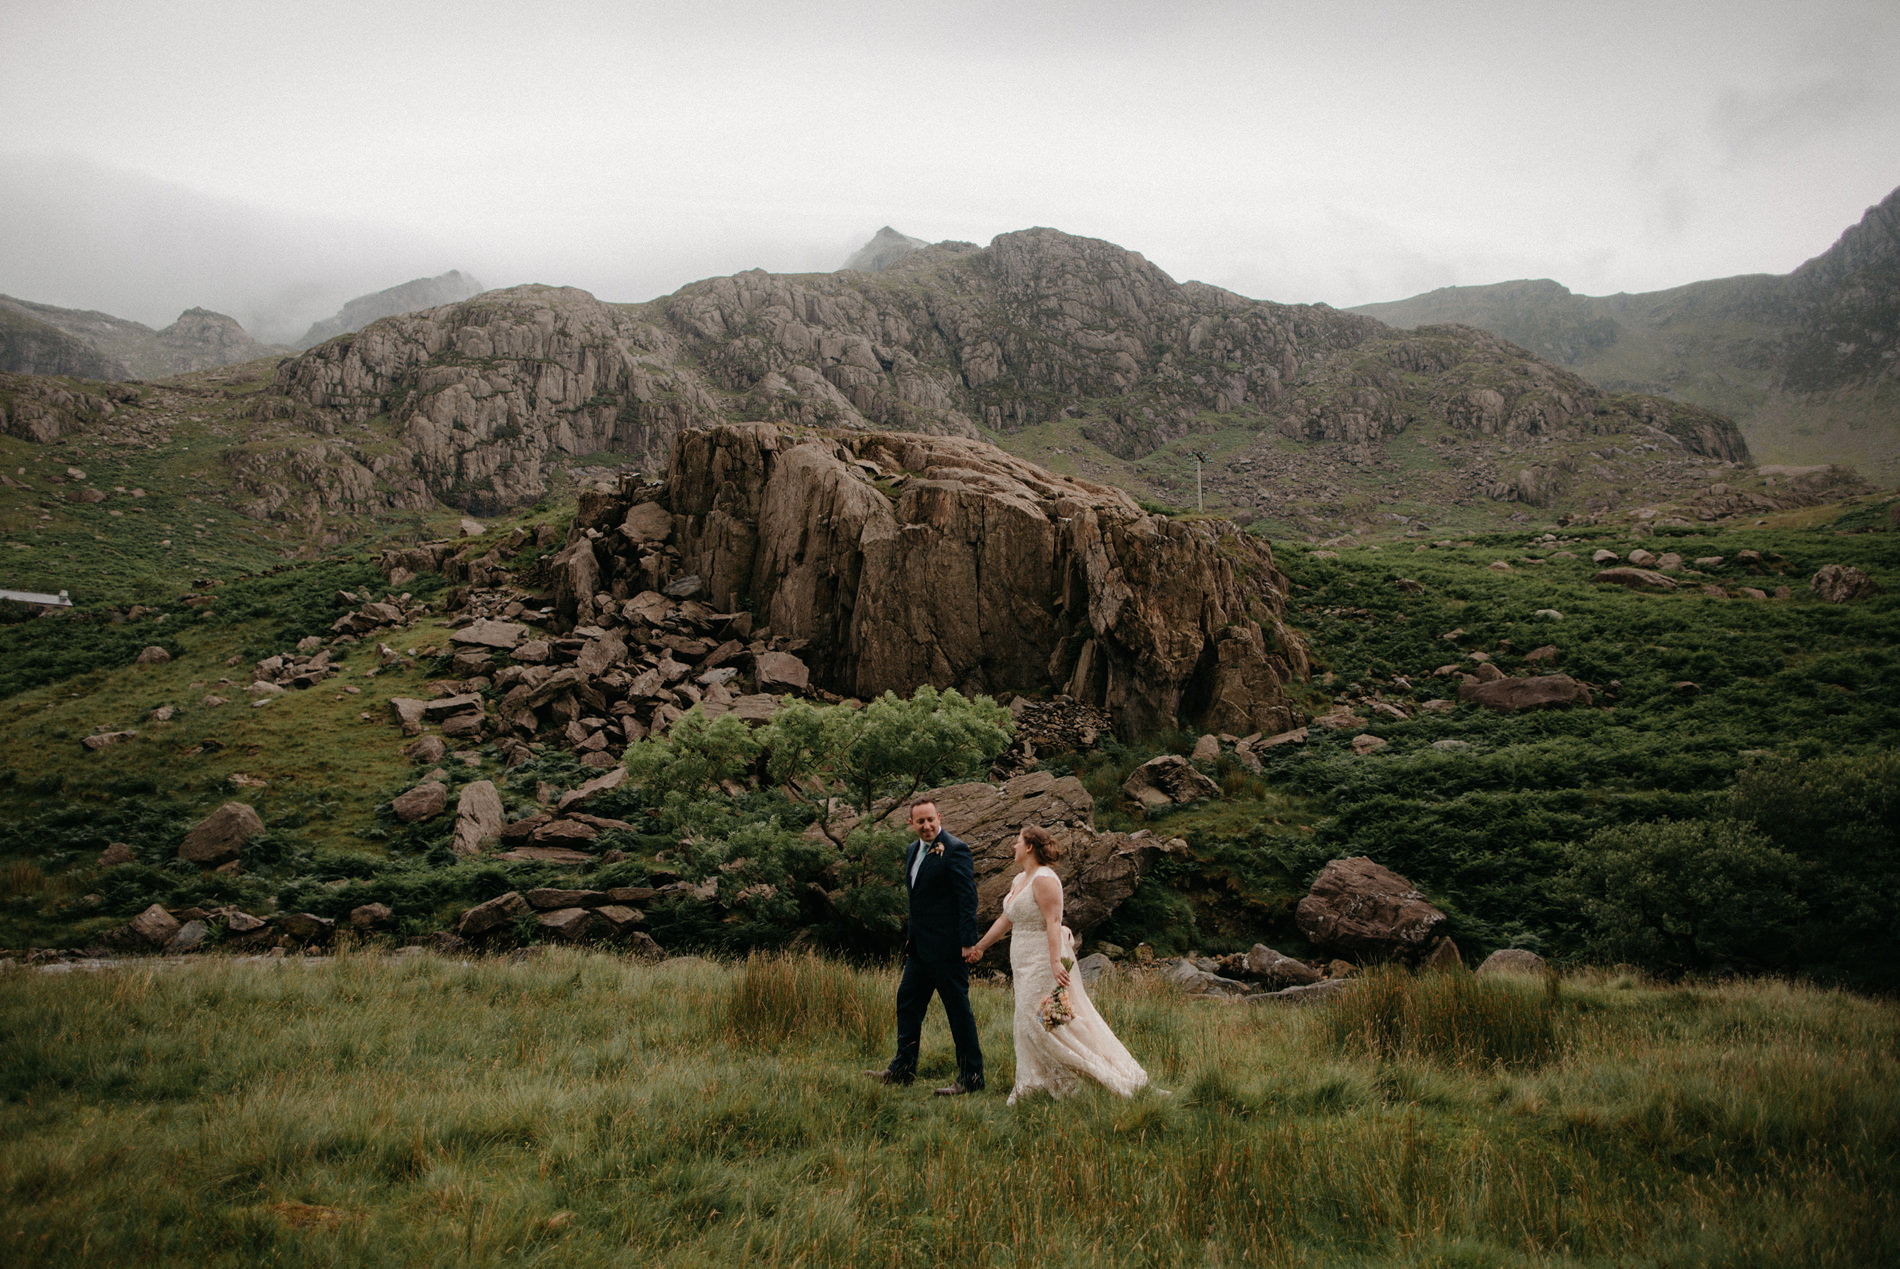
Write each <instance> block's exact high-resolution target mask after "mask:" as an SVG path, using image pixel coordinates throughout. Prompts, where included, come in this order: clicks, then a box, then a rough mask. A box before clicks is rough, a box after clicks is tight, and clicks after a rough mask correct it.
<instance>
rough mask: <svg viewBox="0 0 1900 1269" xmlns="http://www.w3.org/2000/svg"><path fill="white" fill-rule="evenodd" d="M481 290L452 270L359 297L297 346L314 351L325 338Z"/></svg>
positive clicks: (313, 327)
mask: <svg viewBox="0 0 1900 1269" xmlns="http://www.w3.org/2000/svg"><path fill="white" fill-rule="evenodd" d="M482 290H483V287H482V284H481V283H480V282H477V281H476V280H475V279H474V278H472V277H470V276H469V275H468V274H466V273H463V272H462V271H461V270H459V269H451V270H449V271H448V272H447V273H444V274H442V275H441V276H440V277H433V278H416V279H415V280H413V281H410V282H404V283H403V284H402V285H400V286H392V287H389V288H387V289H385V290H381V291H377V292H375V293H374V294H371V295H359V296H357V297H356V298H355V299H353V300H351V301H350V302H349V303H347V304H345V305H344V306H343V307H342V308H341V309H339V310H338V311H337V312H336V314H335V315H334V316H331V317H326V318H325V319H323V320H322V321H320V322H316V323H314V324H312V325H311V327H310V329H309V330H307V331H305V332H304V337H303V338H302V339H300V340H298V341H297V347H298V348H300V349H301V348H312V347H315V346H316V345H317V344H320V343H322V342H323V341H324V340H326V339H335V338H336V337H337V336H338V335H346V334H348V333H349V332H351V331H354V330H361V329H363V327H365V326H367V325H369V324H370V323H371V322H373V321H376V320H377V319H378V318H383V317H394V316H396V314H398V313H413V312H416V311H417V310H419V309H425V308H436V307H438V306H440V305H443V304H453V303H455V302H456V301H457V300H465V299H467V298H469V296H471V295H479V294H481V292H482Z"/></svg>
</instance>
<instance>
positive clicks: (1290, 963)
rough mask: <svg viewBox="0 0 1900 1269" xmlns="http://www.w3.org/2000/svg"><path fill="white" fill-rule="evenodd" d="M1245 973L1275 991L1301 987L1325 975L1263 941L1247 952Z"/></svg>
mask: <svg viewBox="0 0 1900 1269" xmlns="http://www.w3.org/2000/svg"><path fill="white" fill-rule="evenodd" d="M1247 973H1248V974H1249V975H1250V976H1252V977H1253V978H1255V979H1258V980H1259V981H1260V982H1262V983H1264V984H1265V985H1266V986H1268V987H1269V988H1272V989H1274V990H1276V991H1277V990H1279V989H1280V988H1282V987H1303V986H1306V985H1307V984H1309V983H1316V982H1318V981H1319V980H1320V979H1321V978H1323V977H1325V975H1323V974H1321V973H1320V972H1319V971H1318V970H1316V969H1314V968H1313V967H1312V966H1311V965H1308V964H1306V962H1304V961H1296V960H1294V959H1293V958H1292V957H1291V956H1283V955H1281V954H1280V953H1279V952H1276V951H1274V950H1273V949H1272V948H1270V947H1268V946H1267V945H1266V944H1265V943H1255V944H1254V945H1253V949H1252V950H1251V951H1249V952H1248V953H1247Z"/></svg>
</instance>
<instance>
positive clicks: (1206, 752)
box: [1190, 736, 1220, 762]
mask: <svg viewBox="0 0 1900 1269" xmlns="http://www.w3.org/2000/svg"><path fill="white" fill-rule="evenodd" d="M1190 756H1191V757H1192V758H1193V760H1194V761H1195V762H1212V761H1214V760H1215V759H1216V758H1218V757H1220V737H1219V736H1202V737H1201V738H1200V739H1199V740H1197V741H1195V742H1194V752H1193V754H1192V755H1190Z"/></svg>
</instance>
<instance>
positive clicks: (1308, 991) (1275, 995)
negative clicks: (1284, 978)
mask: <svg viewBox="0 0 1900 1269" xmlns="http://www.w3.org/2000/svg"><path fill="white" fill-rule="evenodd" d="M1345 986H1346V980H1345V979H1343V978H1322V979H1320V980H1319V981H1318V982H1316V983H1302V984H1299V985H1296V986H1293V987H1282V988H1281V989H1280V990H1279V991H1269V992H1264V993H1262V994H1261V995H1258V996H1249V997H1247V1003H1248V1004H1250V1005H1316V1004H1318V1003H1319V1002H1320V1001H1322V1000H1326V999H1328V998H1330V997H1332V996H1335V995H1338V994H1339V992H1340V991H1341V990H1343V989H1344V988H1345Z"/></svg>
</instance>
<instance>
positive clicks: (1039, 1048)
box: [965, 824, 1148, 1106]
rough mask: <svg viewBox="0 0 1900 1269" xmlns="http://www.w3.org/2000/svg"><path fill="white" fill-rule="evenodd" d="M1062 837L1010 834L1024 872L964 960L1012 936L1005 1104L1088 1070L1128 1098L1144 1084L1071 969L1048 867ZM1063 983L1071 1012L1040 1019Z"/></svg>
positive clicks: (1032, 831) (1053, 1090) (1028, 829)
mask: <svg viewBox="0 0 1900 1269" xmlns="http://www.w3.org/2000/svg"><path fill="white" fill-rule="evenodd" d="M1062 854H1063V849H1062V843H1061V842H1059V841H1057V840H1056V839H1055V837H1054V836H1053V835H1052V834H1051V833H1049V831H1048V830H1046V829H1044V828H1041V827H1039V826H1037V825H1035V824H1029V825H1025V826H1024V828H1023V830H1022V832H1020V833H1018V834H1017V835H1016V862H1017V863H1018V864H1020V865H1022V869H1023V872H1022V875H1021V876H1020V877H1018V878H1016V881H1015V884H1013V885H1012V886H1011V887H1010V891H1009V897H1008V898H1006V899H1004V900H1003V914H1002V915H1001V916H999V917H997V918H996V923H995V924H994V925H992V926H990V928H989V930H988V931H987V932H986V933H985V934H984V935H983V937H982V938H981V939H978V940H977V943H976V946H974V947H972V948H971V949H970V950H969V952H968V953H966V954H965V955H966V958H967V959H968V960H969V961H970V963H971V964H975V963H976V961H977V959H978V958H980V957H981V956H982V955H983V953H984V952H986V951H988V950H989V949H990V947H991V946H992V945H993V944H995V943H997V942H999V941H1000V940H1001V939H1002V937H1003V936H1004V935H1005V934H1008V935H1010V940H1009V964H1010V969H1011V971H1012V972H1013V974H1014V975H1015V992H1016V1087H1015V1088H1014V1089H1013V1090H1011V1092H1010V1095H1009V1102H1010V1105H1012V1106H1013V1105H1015V1104H1016V1099H1017V1098H1019V1097H1021V1096H1023V1095H1024V1094H1026V1093H1035V1092H1047V1093H1049V1094H1050V1095H1051V1096H1054V1097H1067V1096H1068V1095H1069V1094H1071V1093H1073V1092H1075V1091H1076V1089H1077V1088H1078V1087H1079V1086H1080V1083H1081V1080H1080V1078H1079V1077H1081V1076H1087V1077H1089V1078H1090V1079H1093V1080H1095V1081H1096V1082H1097V1083H1099V1084H1101V1085H1103V1086H1104V1087H1106V1088H1109V1089H1112V1090H1113V1091H1114V1092H1117V1093H1120V1094H1121V1095H1122V1096H1123V1097H1128V1096H1131V1095H1132V1094H1133V1093H1134V1092H1135V1091H1136V1090H1137V1089H1139V1088H1141V1087H1142V1086H1144V1085H1145V1084H1147V1082H1148V1073H1147V1072H1146V1071H1144V1070H1142V1069H1141V1067H1140V1065H1139V1064H1138V1063H1136V1061H1135V1059H1134V1058H1133V1057H1131V1056H1129V1053H1128V1050H1127V1049H1125V1048H1123V1047H1122V1043H1121V1041H1120V1040H1117V1039H1116V1038H1115V1035H1114V1033H1113V1032H1112V1031H1110V1030H1109V1029H1108V1024H1107V1023H1106V1022H1103V1021H1102V1015H1101V1014H1099V1013H1097V1012H1096V1010H1095V1004H1094V1002H1093V1001H1091V1000H1090V999H1089V994H1088V989H1087V988H1086V987H1084V986H1083V985H1082V977H1081V975H1079V974H1076V975H1073V976H1072V975H1071V974H1070V973H1069V969H1068V967H1067V966H1065V965H1064V964H1063V961H1064V960H1065V959H1066V960H1067V961H1068V962H1069V964H1070V965H1073V964H1074V963H1075V941H1074V937H1073V936H1072V935H1071V934H1070V932H1069V930H1068V929H1067V927H1065V926H1064V925H1063V924H1062V882H1061V880H1060V879H1058V878H1057V877H1056V875H1055V873H1054V872H1053V871H1052V870H1051V868H1050V865H1051V864H1053V863H1055V862H1056V861H1057V860H1059V859H1061V858H1062ZM1058 987H1060V988H1062V989H1064V994H1065V995H1066V996H1067V997H1068V1005H1069V1010H1070V1012H1071V1014H1072V1016H1071V1017H1070V1018H1069V1020H1068V1021H1066V1022H1062V1023H1060V1024H1059V1025H1057V1026H1054V1027H1050V1026H1048V1025H1046V1023H1045V1022H1044V1018H1043V1009H1042V1005H1043V1001H1044V1000H1045V999H1046V998H1048V997H1050V996H1052V995H1053V993H1054V992H1055V991H1056V989H1057V988H1058Z"/></svg>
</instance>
